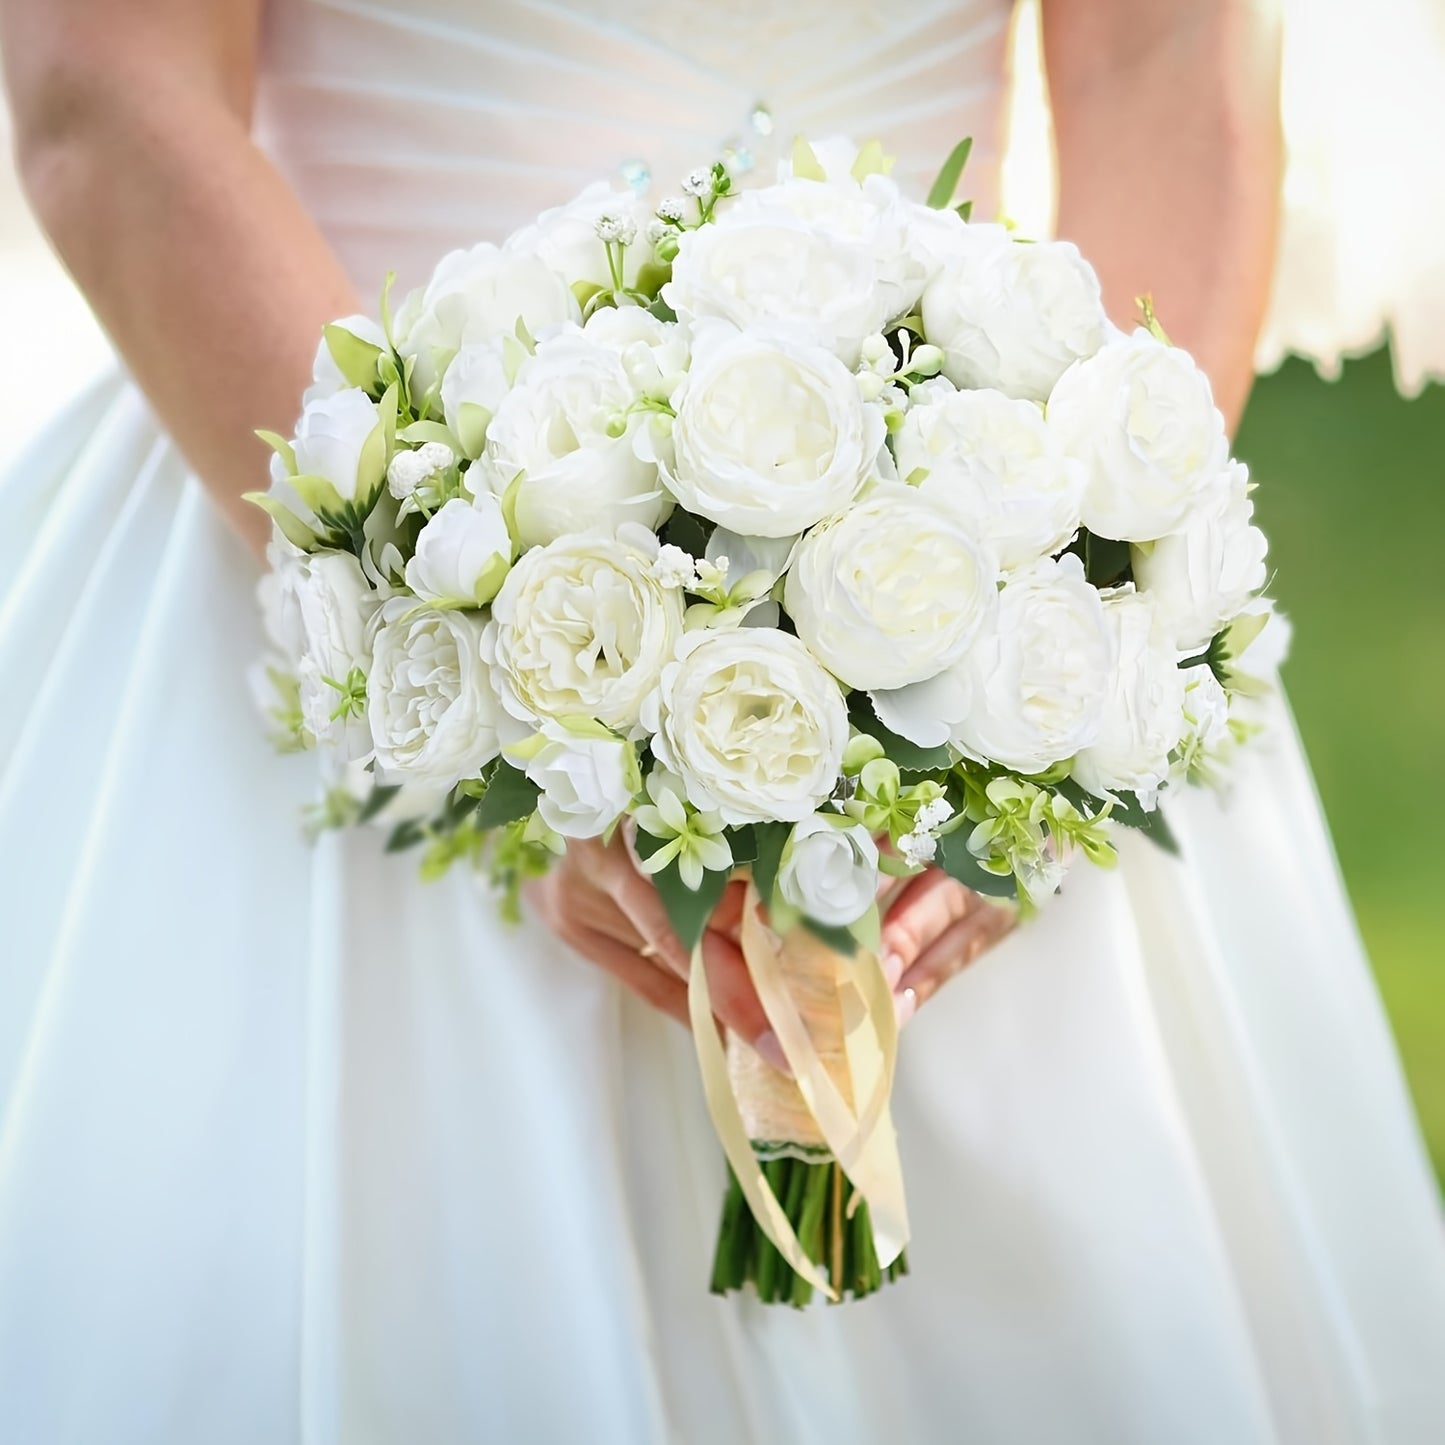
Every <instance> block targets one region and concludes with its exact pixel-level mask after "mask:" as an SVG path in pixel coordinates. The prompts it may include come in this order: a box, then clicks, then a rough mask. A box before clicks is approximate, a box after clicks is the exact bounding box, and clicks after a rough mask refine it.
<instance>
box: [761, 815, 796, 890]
mask: <svg viewBox="0 0 1445 1445" xmlns="http://www.w3.org/2000/svg"><path fill="white" fill-rule="evenodd" d="M792 832H793V825H792V824H791V823H754V824H753V838H754V841H755V844H756V848H757V856H756V857H755V858H754V859H753V885H754V886H755V887H756V888H757V890H758V897H759V898H761V899H762V900H763V903H764V904H765V905H766V904H767V903H769V902H770V901H771V899H772V896H773V892H774V890H775V889H776V888H777V886H778V868H779V866H780V865H781V864H782V861H783V849H784V848H786V847H787V846H788V839H789V838H790V837H791V836H792Z"/></svg>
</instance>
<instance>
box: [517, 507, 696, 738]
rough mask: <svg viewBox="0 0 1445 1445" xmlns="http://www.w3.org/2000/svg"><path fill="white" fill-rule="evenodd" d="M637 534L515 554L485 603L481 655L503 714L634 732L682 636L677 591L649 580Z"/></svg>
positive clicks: (646, 536)
mask: <svg viewBox="0 0 1445 1445" xmlns="http://www.w3.org/2000/svg"><path fill="white" fill-rule="evenodd" d="M659 551H660V548H659V545H658V541H657V538H656V537H655V536H653V534H652V533H650V532H648V531H647V530H646V529H645V528H642V527H636V526H623V527H621V528H619V529H618V532H617V535H616V536H615V537H599V536H593V535H590V534H589V535H586V536H575V537H561V538H558V540H557V541H555V542H550V543H548V544H547V545H546V546H545V547H538V548H536V549H535V550H533V551H531V552H528V553H526V554H525V555H524V556H522V557H521V558H520V560H519V561H518V562H517V563H516V565H515V566H514V567H513V568H512V570H511V572H509V573H508V574H507V580H506V581H505V582H504V583H503V584H502V589H501V591H500V592H498V593H497V596H496V598H495V599H494V600H493V602H492V626H491V628H490V629H489V631H488V649H489V654H490V656H491V657H492V659H493V661H494V664H495V680H496V685H497V690H498V692H499V694H500V696H501V699H502V704H503V706H504V707H505V708H506V710H507V712H508V714H509V715H510V716H511V717H512V718H514V719H516V720H517V721H518V722H519V723H523V724H526V725H527V726H526V727H525V728H523V729H522V730H523V731H528V730H531V729H533V728H535V726H536V725H537V724H538V723H539V722H546V721H548V720H559V721H560V720H562V719H566V718H574V717H586V718H595V719H596V720H597V721H598V722H600V723H602V724H604V725H605V726H606V727H609V728H614V729H615V730H616V731H618V732H620V733H625V734H627V735H629V736H637V735H638V719H639V717H640V715H641V711H642V706H643V702H644V701H645V700H646V698H647V697H648V696H649V695H650V694H651V693H653V692H654V691H655V690H656V688H657V682H658V678H659V676H660V674H661V672H662V669H663V666H664V664H665V663H667V662H668V661H669V660H670V659H671V657H672V655H673V651H674V649H675V648H676V646H677V642H678V639H679V638H680V637H681V636H682V609H683V600H682V595H681V594H680V593H679V592H678V591H677V590H676V589H675V588H670V587H666V586H664V585H663V583H662V582H661V581H659V580H658V578H657V576H656V575H655V572H654V566H655V563H656V561H657V558H658V554H659Z"/></svg>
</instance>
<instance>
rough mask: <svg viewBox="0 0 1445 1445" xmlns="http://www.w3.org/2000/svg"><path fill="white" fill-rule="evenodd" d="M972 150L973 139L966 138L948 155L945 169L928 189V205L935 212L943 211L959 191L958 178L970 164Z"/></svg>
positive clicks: (944, 164) (944, 165)
mask: <svg viewBox="0 0 1445 1445" xmlns="http://www.w3.org/2000/svg"><path fill="white" fill-rule="evenodd" d="M972 149H973V137H972V136H965V137H964V139H963V140H961V141H959V143H958V144H957V145H956V146H954V148H953V149H952V150H951V151H950V152H949V153H948V159H947V160H946V161H944V163H943V168H942V169H941V170H940V171H939V172H938V179H937V180H935V181H934V183H933V184H932V185H931V186H930V187H929V188H928V204H929V205H930V206H932V207H933V209H934V210H935V211H941V210H943V209H944V208H945V207H946V206H948V205H949V204H950V203H951V202H952V200H953V193H954V192H955V191H956V190H957V189H958V178H959V177H960V176H961V175H962V174H963V168H964V166H966V165H967V164H968V153H969V152H970V151H971V150H972Z"/></svg>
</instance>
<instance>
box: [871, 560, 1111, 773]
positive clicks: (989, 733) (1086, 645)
mask: <svg viewBox="0 0 1445 1445" xmlns="http://www.w3.org/2000/svg"><path fill="white" fill-rule="evenodd" d="M1113 668H1114V641H1113V637H1112V635H1111V633H1110V631H1109V627H1108V624H1107V622H1106V621H1105V618H1104V608H1103V603H1102V601H1101V600H1100V597H1099V593H1098V591H1097V590H1096V589H1095V588H1094V587H1092V586H1090V585H1089V583H1088V582H1087V581H1086V580H1085V577H1084V569H1083V566H1082V564H1081V563H1080V562H1079V559H1078V558H1077V557H1075V556H1073V555H1066V556H1064V557H1061V558H1059V559H1058V560H1054V559H1052V558H1043V559H1041V560H1040V561H1038V562H1035V563H1034V564H1033V566H1031V567H1028V568H1025V569H1024V570H1022V571H1020V572H1017V573H1015V574H1014V575H1013V576H1012V577H1011V578H1010V579H1009V580H1008V582H1007V583H1005V585H1004V587H1003V590H1002V591H1001V592H1000V593H999V599H998V608H997V610H996V611H995V613H994V617H993V622H992V625H991V626H989V627H986V628H985V629H984V631H983V633H982V634H981V635H980V636H979V637H978V638H977V640H976V641H975V642H974V644H973V646H972V647H970V648H969V650H968V652H967V653H965V654H964V657H963V659H962V661H961V662H959V663H958V665H957V666H956V667H954V668H953V669H951V670H950V672H948V673H945V674H944V675H943V676H942V677H941V678H937V679H934V680H933V681H932V682H928V683H924V684H923V685H922V686H921V687H919V688H904V689H903V690H902V691H901V692H896V693H875V694H874V695H873V702H874V706H875V707H876V708H877V710H878V715H879V717H880V718H882V720H883V721H884V723H886V724H887V725H888V726H889V727H891V728H892V729H893V730H894V731H895V732H897V733H900V734H901V735H902V736H904V737H907V738H910V739H912V740H913V741H915V742H918V743H920V744H922V745H924V746H937V745H938V744H939V743H941V742H943V741H945V739H947V740H948V741H950V742H952V743H953V745H954V746H955V747H957V748H958V749H960V751H962V752H964V753H966V754H967V755H968V756H969V757H972V758H977V759H979V760H980V761H988V762H996V763H1001V764H1002V765H1003V766H1004V767H1007V768H1014V769H1016V770H1017V771H1019V772H1021V773H1041V772H1043V771H1045V770H1046V769H1047V768H1051V767H1052V766H1053V765H1054V764H1055V763H1059V762H1063V761H1064V760H1065V759H1066V758H1071V757H1073V756H1074V754H1075V753H1076V752H1078V750H1079V749H1080V748H1081V747H1084V746H1085V745H1086V744H1088V743H1090V742H1092V741H1093V740H1094V738H1095V737H1096V736H1097V734H1098V731H1099V726H1100V723H1101V720H1102V716H1103V707H1104V695H1105V691H1106V689H1107V688H1108V686H1109V679H1110V676H1111V675H1112V672H1113Z"/></svg>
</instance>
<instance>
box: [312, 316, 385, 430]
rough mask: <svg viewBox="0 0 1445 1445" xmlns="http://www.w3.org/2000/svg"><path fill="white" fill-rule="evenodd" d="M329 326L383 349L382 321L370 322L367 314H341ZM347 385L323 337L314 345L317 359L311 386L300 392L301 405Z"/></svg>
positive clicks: (333, 392)
mask: <svg viewBox="0 0 1445 1445" xmlns="http://www.w3.org/2000/svg"><path fill="white" fill-rule="evenodd" d="M332 325H334V326H337V327H339V328H340V329H341V330H342V331H349V332H350V333H351V334H352V335H353V336H354V337H356V339H357V340H358V341H361V342H364V343H365V344H366V345H367V346H375V347H377V348H378V349H379V350H382V351H385V350H386V349H387V340H386V332H384V331H383V330H382V329H381V324H380V323H379V322H377V321H373V320H372V319H371V317H370V316H343V317H342V318H341V319H340V320H339V321H335V322H333V323H332ZM350 386H351V382H349V381H348V380H347V379H346V377H345V376H344V375H343V373H342V370H341V368H340V367H339V366H338V365H337V364H336V358H335V357H334V356H333V355H332V354H331V346H330V343H329V342H328V341H327V339H326V337H325V336H322V338H321V341H320V344H319V345H318V346H317V348H316V359H315V360H314V361H313V362H312V363H311V385H310V386H308V387H307V388H306V390H305V391H304V392H303V393H302V395H301V405H302V407H303V408H305V407H308V406H310V405H311V403H312V402H315V401H324V400H325V399H326V398H327V397H328V396H335V395H336V393H337V392H338V391H345V390H347V388H349V387H350Z"/></svg>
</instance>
